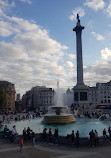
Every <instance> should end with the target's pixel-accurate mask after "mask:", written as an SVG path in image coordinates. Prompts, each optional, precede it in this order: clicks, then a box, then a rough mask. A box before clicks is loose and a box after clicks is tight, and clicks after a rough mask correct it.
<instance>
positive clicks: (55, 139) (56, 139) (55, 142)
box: [54, 128, 59, 145]
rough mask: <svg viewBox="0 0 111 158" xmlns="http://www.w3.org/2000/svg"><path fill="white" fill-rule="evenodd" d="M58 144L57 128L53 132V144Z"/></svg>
mask: <svg viewBox="0 0 111 158" xmlns="http://www.w3.org/2000/svg"><path fill="white" fill-rule="evenodd" d="M58 142H59V140H58V128H55V132H54V144H55V145H57V144H58Z"/></svg>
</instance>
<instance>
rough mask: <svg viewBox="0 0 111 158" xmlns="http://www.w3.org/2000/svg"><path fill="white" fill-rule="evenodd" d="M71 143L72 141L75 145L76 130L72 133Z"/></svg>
mask: <svg viewBox="0 0 111 158" xmlns="http://www.w3.org/2000/svg"><path fill="white" fill-rule="evenodd" d="M71 141H72V146H73V145H74V143H75V134H74V130H72V133H71Z"/></svg>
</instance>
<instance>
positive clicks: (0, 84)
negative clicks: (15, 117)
mask: <svg viewBox="0 0 111 158" xmlns="http://www.w3.org/2000/svg"><path fill="white" fill-rule="evenodd" d="M0 110H1V111H6V112H10V111H14V110H15V86H14V84H12V83H11V82H8V81H0Z"/></svg>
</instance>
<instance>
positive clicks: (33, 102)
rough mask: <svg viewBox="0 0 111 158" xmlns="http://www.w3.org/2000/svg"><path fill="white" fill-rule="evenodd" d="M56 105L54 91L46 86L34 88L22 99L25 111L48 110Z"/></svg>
mask: <svg viewBox="0 0 111 158" xmlns="http://www.w3.org/2000/svg"><path fill="white" fill-rule="evenodd" d="M53 105H54V90H53V89H52V88H46V87H45V86H36V87H33V88H32V89H31V90H30V91H27V92H26V93H25V94H24V95H23V97H22V107H23V108H25V109H36V108H40V107H45V108H48V107H49V106H53Z"/></svg>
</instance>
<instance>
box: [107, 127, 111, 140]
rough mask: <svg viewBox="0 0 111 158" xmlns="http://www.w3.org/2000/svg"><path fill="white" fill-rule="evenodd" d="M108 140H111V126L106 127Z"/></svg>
mask: <svg viewBox="0 0 111 158" xmlns="http://www.w3.org/2000/svg"><path fill="white" fill-rule="evenodd" d="M108 133H109V140H111V127H109V128H108Z"/></svg>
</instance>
